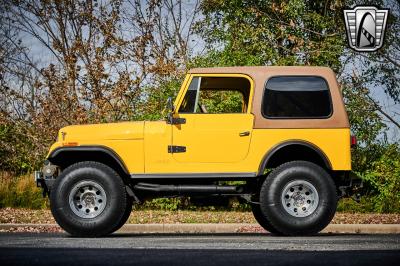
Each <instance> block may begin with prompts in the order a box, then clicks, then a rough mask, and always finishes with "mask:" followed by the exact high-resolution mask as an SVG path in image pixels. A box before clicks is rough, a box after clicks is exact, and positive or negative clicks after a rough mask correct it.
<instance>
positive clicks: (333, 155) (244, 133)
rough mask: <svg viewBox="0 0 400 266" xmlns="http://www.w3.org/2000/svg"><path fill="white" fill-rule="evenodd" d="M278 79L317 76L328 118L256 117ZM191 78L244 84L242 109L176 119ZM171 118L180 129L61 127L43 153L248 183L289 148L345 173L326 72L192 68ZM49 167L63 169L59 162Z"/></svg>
mask: <svg viewBox="0 0 400 266" xmlns="http://www.w3.org/2000/svg"><path fill="white" fill-rule="evenodd" d="M281 75H289V76H318V77H322V78H323V79H324V80H325V81H326V82H327V84H328V87H329V90H330V95H331V102H332V114H331V115H330V116H329V117H326V118H321V119H267V118H265V117H263V115H262V114H261V110H260V109H261V107H260V106H261V101H262V97H263V91H264V86H265V83H266V82H267V81H268V80H269V79H270V78H271V77H276V76H281ZM195 77H202V78H204V77H220V78H222V77H238V78H245V79H247V80H248V81H249V83H250V92H249V95H248V96H249V97H248V99H249V100H248V103H245V104H246V105H247V106H246V111H245V112H243V113H218V114H208V113H180V112H179V109H180V106H181V105H182V102H183V101H184V97H185V95H186V93H187V91H188V88H189V85H190V84H191V81H192V80H193V79H194V78H195ZM172 116H173V118H180V119H182V118H183V119H185V123H181V124H170V123H167V122H166V121H165V120H163V121H152V122H148V121H145V122H121V123H109V124H93V125H77V126H68V127H65V128H62V129H61V130H60V131H59V135H58V138H57V142H56V143H54V144H53V145H52V147H51V149H50V151H49V154H48V160H50V161H52V159H53V160H54V158H57V157H58V156H60V155H61V154H62V153H63V151H65V150H69V151H70V152H71V151H75V152H79V151H82V152H84V151H85V150H87V149H89V150H92V151H94V150H96V149H98V150H99V151H101V150H103V151H104V150H105V151H107V153H109V156H112V157H113V160H118V161H119V162H118V165H119V166H120V167H121V168H123V170H124V172H125V174H128V175H129V176H130V177H132V178H147V177H160V178H163V177H255V176H259V175H262V174H263V172H264V170H265V168H268V166H269V162H268V160H270V159H271V158H272V157H273V156H274V154H276V152H278V151H279V150H280V149H283V148H286V149H288V147H289V146H291V147H295V146H296V147H302V149H303V150H304V151H307V150H308V151H310V152H314V153H315V154H316V155H315V156H314V155H313V156H311V157H312V159H313V160H317V162H316V163H317V164H320V165H321V166H323V167H324V168H326V169H329V170H331V171H349V170H351V158H350V129H349V123H348V119H347V115H346V112H345V108H344V105H343V101H342V96H341V93H340V90H339V87H338V84H337V82H336V78H335V75H334V73H333V71H332V70H330V69H329V68H325V67H229V68H203V69H193V70H191V71H190V72H189V73H188V74H187V75H186V77H185V79H184V81H183V83H182V86H181V89H180V91H179V94H178V95H177V97H176V99H175V102H174V112H173V114H172ZM175 146H177V147H184V149H185V151H180V152H179V151H178V152H171V151H170V150H169V147H175ZM289 150H290V149H289ZM291 153H293V152H291ZM317 155H318V156H319V158H317ZM298 156H299V158H295V159H306V160H307V158H308V157H309V156H305V157H304V158H302V156H303V155H302V154H299V155H298ZM280 157H285V155H283V156H282V155H280ZM289 157H290V156H289ZM311 157H310V158H311ZM60 158H61V157H60ZM87 159H88V160H90V158H87ZM71 160H72V159H69V161H71ZM110 160H111V158H110ZM275 160H276V159H275ZM54 161H55V162H56V163H58V164H61V165H63V163H62V159H58V160H57V159H55V160H54ZM284 161H285V158H279V162H284ZM273 166H274V165H272V167H273Z"/></svg>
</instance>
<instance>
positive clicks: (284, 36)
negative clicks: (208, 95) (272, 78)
mask: <svg viewBox="0 0 400 266" xmlns="http://www.w3.org/2000/svg"><path fill="white" fill-rule="evenodd" d="M343 6H344V1H328V2H327V1H306V2H305V1H299V0H291V1H274V0H272V1H246V2H243V1H237V0H228V1H222V0H206V1H203V4H202V9H203V13H204V14H205V19H204V20H203V21H202V22H201V23H199V24H198V32H199V34H200V35H201V36H203V38H204V39H205V40H206V43H207V44H208V48H209V50H211V53H210V54H209V59H208V60H206V61H208V63H211V65H220V66H226V65H236V66H237V65H322V66H330V67H332V68H334V69H335V70H339V68H340V67H341V62H340V55H341V53H342V51H343V48H344V45H345V38H344V27H343V26H344V25H343V19H342V16H343V14H342V11H341V8H342V7H343ZM332 21H335V22H336V23H332ZM216 47H217V48H216ZM215 59H217V60H218V61H217V62H215V61H214V62H213V60H215ZM213 63H216V64H213Z"/></svg>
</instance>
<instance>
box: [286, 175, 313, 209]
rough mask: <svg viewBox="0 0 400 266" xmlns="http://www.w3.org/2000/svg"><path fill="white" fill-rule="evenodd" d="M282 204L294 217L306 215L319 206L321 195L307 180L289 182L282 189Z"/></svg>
mask: <svg viewBox="0 0 400 266" xmlns="http://www.w3.org/2000/svg"><path fill="white" fill-rule="evenodd" d="M281 198H282V205H283V208H284V209H285V211H286V212H287V213H289V214H290V215H292V216H294V217H306V216H308V215H310V214H312V213H313V212H314V211H315V210H316V209H317V207H318V203H319V197H318V192H317V190H316V188H315V187H314V186H313V185H312V184H311V183H310V182H307V181H305V180H295V181H291V182H289V183H288V184H287V185H286V186H285V188H284V189H283V191H282V196H281Z"/></svg>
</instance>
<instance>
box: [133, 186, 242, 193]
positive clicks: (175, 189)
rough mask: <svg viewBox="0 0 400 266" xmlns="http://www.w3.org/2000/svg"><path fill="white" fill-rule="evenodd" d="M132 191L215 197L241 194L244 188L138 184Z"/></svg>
mask: <svg viewBox="0 0 400 266" xmlns="http://www.w3.org/2000/svg"><path fill="white" fill-rule="evenodd" d="M134 190H141V191H151V192H169V193H178V194H187V193H204V194H217V195H224V194H225V195H226V194H228V195H236V194H242V193H243V190H244V188H243V187H241V186H220V185H159V184H150V183H138V184H136V185H135V186H134Z"/></svg>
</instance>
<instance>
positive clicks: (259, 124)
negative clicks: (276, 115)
mask: <svg viewBox="0 0 400 266" xmlns="http://www.w3.org/2000/svg"><path fill="white" fill-rule="evenodd" d="M189 73H191V74H215V73H220V74H224V73H225V74H230V73H235V74H245V75H247V76H249V77H250V78H251V79H253V81H254V96H253V97H254V98H253V105H252V106H253V107H252V113H253V114H254V116H255V121H254V128H349V121H348V118H347V113H346V109H345V106H344V104H343V98H342V94H341V92H340V89H339V85H338V83H337V81H336V76H335V73H334V72H333V71H332V69H330V68H328V67H311V66H240V67H211V68H194V69H191V70H190V71H189ZM273 76H320V77H323V78H325V80H326V81H327V83H328V86H329V89H330V92H331V97H332V105H333V113H332V116H330V117H329V118H322V119H319V118H318V119H268V118H265V117H263V116H262V114H261V101H262V97H263V93H264V86H265V83H266V81H267V80H268V79H269V78H271V77H273Z"/></svg>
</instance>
